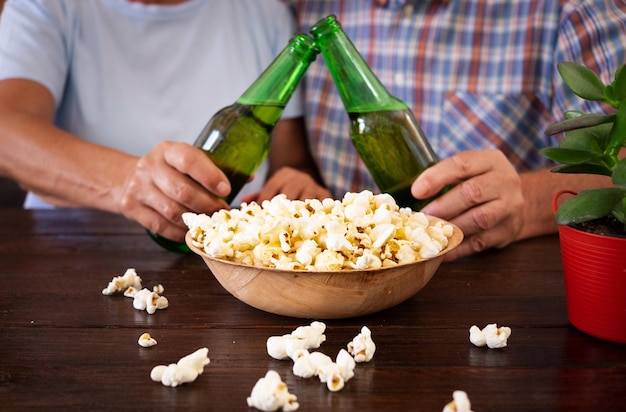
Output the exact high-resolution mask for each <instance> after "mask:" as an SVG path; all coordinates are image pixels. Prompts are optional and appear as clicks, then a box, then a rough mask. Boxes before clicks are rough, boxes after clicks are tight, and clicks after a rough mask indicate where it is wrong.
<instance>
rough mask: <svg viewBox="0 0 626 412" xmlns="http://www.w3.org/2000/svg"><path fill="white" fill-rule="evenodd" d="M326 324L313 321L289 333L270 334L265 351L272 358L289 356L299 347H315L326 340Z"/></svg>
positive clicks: (279, 358)
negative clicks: (280, 334)
mask: <svg viewBox="0 0 626 412" xmlns="http://www.w3.org/2000/svg"><path fill="white" fill-rule="evenodd" d="M325 330H326V324H324V323H323V322H318V321H314V322H311V324H310V325H309V326H299V327H298V328H296V329H295V330H294V331H292V332H291V333H290V334H286V335H282V336H270V337H269V338H268V339H267V343H266V346H267V353H268V355H270V356H271V357H272V358H274V359H278V360H281V359H287V358H291V357H292V355H293V353H294V352H296V351H297V350H299V349H317V348H319V347H320V345H321V344H322V342H324V341H325V340H326V335H325V334H324V331H325Z"/></svg>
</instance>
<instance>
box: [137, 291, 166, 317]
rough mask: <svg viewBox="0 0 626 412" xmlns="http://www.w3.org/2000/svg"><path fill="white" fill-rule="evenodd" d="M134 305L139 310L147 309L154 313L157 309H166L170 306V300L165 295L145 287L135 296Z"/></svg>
mask: <svg viewBox="0 0 626 412" xmlns="http://www.w3.org/2000/svg"><path fill="white" fill-rule="evenodd" d="M132 298H133V307H134V308H135V309H137V310H145V311H146V312H148V313H149V314H151V315H152V314H154V312H156V311H157V309H165V308H167V307H168V306H169V302H168V300H167V298H166V297H165V296H160V295H159V294H158V293H156V292H151V291H150V289H147V288H143V289H141V290H140V291H139V292H137V293H135V294H134V295H133V296H132Z"/></svg>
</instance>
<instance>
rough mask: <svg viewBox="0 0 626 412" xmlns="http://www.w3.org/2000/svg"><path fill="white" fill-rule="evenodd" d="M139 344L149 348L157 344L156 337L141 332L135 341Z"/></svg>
mask: <svg viewBox="0 0 626 412" xmlns="http://www.w3.org/2000/svg"><path fill="white" fill-rule="evenodd" d="M137 343H138V344H139V346H143V347H144V348H149V347H151V346H154V345H156V344H157V341H156V339H154V338H153V337H152V336H150V334H149V333H148V332H146V333H142V334H141V336H140V337H139V340H138V341H137Z"/></svg>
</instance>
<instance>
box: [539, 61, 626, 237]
mask: <svg viewBox="0 0 626 412" xmlns="http://www.w3.org/2000/svg"><path fill="white" fill-rule="evenodd" d="M558 70H559V74H560V75H561V77H562V78H563V81H564V82H565V84H566V85H567V87H569V88H570V89H571V91H572V92H573V93H574V94H576V95H577V96H579V97H581V98H583V99H586V100H591V101H598V102H603V103H606V104H608V105H610V106H611V107H613V108H615V109H616V111H615V112H614V113H609V114H593V113H583V112H580V111H568V112H566V113H565V119H564V120H562V121H560V122H557V123H554V124H553V125H551V126H550V127H548V128H547V129H546V130H545V134H546V135H548V136H549V135H554V134H557V133H562V132H564V133H565V136H564V137H563V139H562V140H561V141H560V142H559V144H558V146H556V147H547V148H544V149H542V150H541V154H542V155H543V156H545V157H547V158H548V159H551V160H553V161H555V162H556V163H558V165H557V166H556V167H555V168H553V169H552V171H553V172H556V173H582V174H599V175H605V176H610V177H611V180H612V182H613V184H614V185H615V186H614V187H607V188H600V189H591V190H585V191H581V192H580V193H578V194H577V195H576V196H574V197H572V198H569V199H568V200H566V201H565V202H564V203H563V204H562V205H561V206H560V207H559V208H558V210H557V212H556V222H557V223H558V224H560V225H563V224H565V225H567V224H574V223H582V222H586V221H589V220H594V219H599V218H602V217H606V216H609V215H611V214H612V215H613V216H615V217H616V218H617V219H618V220H619V221H620V222H622V224H625V219H624V215H625V212H626V159H621V160H620V159H619V153H620V150H621V149H622V147H624V146H626V64H625V65H622V66H620V67H619V68H618V69H617V70H616V72H615V76H614V79H613V81H612V82H611V83H610V84H604V83H603V82H602V81H601V80H600V78H598V76H597V75H596V74H595V73H594V72H593V71H591V70H590V69H588V68H587V67H584V66H582V65H579V64H577V63H572V62H562V63H559V64H558ZM625 230H626V225H625Z"/></svg>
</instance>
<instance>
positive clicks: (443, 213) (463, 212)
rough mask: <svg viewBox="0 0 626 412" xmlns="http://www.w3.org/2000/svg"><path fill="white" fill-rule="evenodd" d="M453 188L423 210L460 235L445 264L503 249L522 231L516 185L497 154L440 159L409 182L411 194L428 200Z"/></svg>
mask: <svg viewBox="0 0 626 412" xmlns="http://www.w3.org/2000/svg"><path fill="white" fill-rule="evenodd" d="M453 185H454V187H453V188H452V189H450V190H449V191H448V192H447V193H446V194H444V195H443V196H441V197H439V198H437V199H435V200H433V201H432V202H431V203H429V204H428V205H426V206H425V207H424V209H423V211H424V213H427V214H430V215H433V216H437V217H440V218H442V219H445V220H448V221H450V222H452V223H454V224H456V225H457V226H458V227H459V228H460V229H461V230H462V231H463V233H464V235H465V239H464V240H463V243H462V244H461V245H460V246H459V247H458V248H457V249H455V250H454V251H453V252H452V253H450V255H449V256H448V255H446V257H445V259H446V260H453V259H456V258H459V257H462V256H467V255H470V254H473V253H477V252H480V251H483V250H486V249H489V248H492V247H496V248H499V247H504V246H506V245H508V244H509V243H512V242H514V241H515V240H517V239H518V236H519V234H520V232H521V230H522V227H523V226H524V195H523V191H522V181H521V178H520V175H519V174H518V173H517V171H516V170H515V169H514V168H513V165H512V164H511V162H509V160H508V159H507V158H506V156H505V155H504V154H503V153H502V152H501V151H499V150H471V151H465V152H460V153H458V154H456V155H453V156H451V157H449V158H447V159H444V160H442V161H441V162H439V163H437V164H435V165H433V166H431V167H430V168H428V169H426V170H425V171H424V172H423V173H422V174H421V175H420V176H419V177H418V178H417V179H416V180H415V182H414V183H413V185H412V187H411V193H412V194H413V196H415V197H417V198H428V197H430V196H432V195H434V194H435V193H438V192H439V191H440V190H441V188H442V187H444V186H453Z"/></svg>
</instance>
